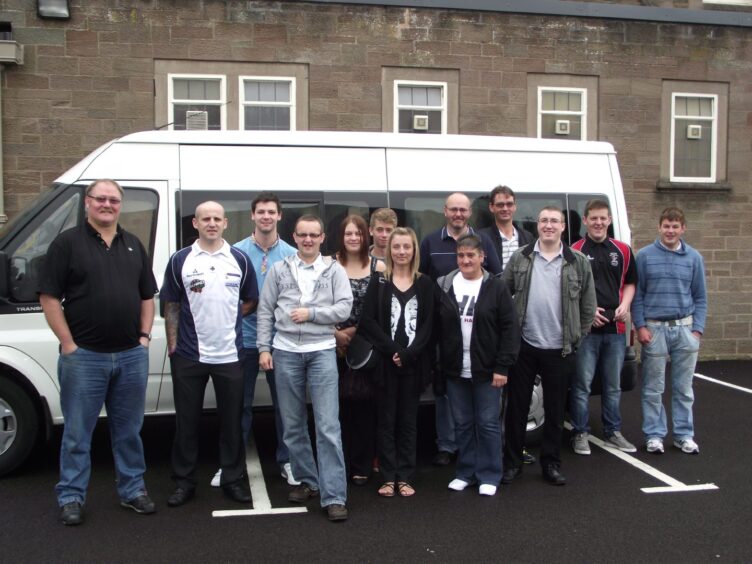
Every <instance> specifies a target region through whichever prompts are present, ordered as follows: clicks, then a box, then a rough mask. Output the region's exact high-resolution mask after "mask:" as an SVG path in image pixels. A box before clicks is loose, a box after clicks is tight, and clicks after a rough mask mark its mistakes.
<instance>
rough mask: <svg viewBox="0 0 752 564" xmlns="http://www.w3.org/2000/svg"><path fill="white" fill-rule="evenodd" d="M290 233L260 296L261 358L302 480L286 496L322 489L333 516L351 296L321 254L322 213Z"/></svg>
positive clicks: (340, 475)
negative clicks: (341, 365)
mask: <svg viewBox="0 0 752 564" xmlns="http://www.w3.org/2000/svg"><path fill="white" fill-rule="evenodd" d="M293 238H294V239H295V244H296V245H297V247H298V252H297V254H295V255H292V256H289V257H287V258H286V259H284V260H282V261H280V262H278V263H275V264H274V265H273V266H272V268H271V270H270V271H269V273H268V274H267V276H266V282H265V283H264V288H263V291H262V293H261V298H260V300H259V306H258V310H257V312H256V315H257V341H256V344H257V346H258V350H259V366H260V367H261V369H262V370H274V371H275V374H276V386H277V399H278V401H279V410H280V414H281V415H282V422H283V428H284V441H285V446H287V449H288V451H289V452H290V464H291V465H292V472H293V475H294V476H295V477H296V479H298V480H299V481H300V482H301V484H300V485H298V486H295V487H294V488H293V489H292V490H291V491H290V494H289V496H288V499H289V501H291V502H294V503H305V502H306V501H307V500H308V499H309V498H312V497H316V496H318V495H321V506H322V507H323V508H325V509H326V511H327V514H328V517H329V520H330V521H344V520H345V519H347V508H346V507H345V503H346V501H347V480H346V475H345V460H344V456H343V455H342V438H341V434H340V426H339V392H338V378H339V376H338V372H337V358H336V355H335V340H334V327H335V325H336V324H337V323H341V322H342V321H345V320H346V319H347V318H348V317H349V316H350V310H351V309H352V302H353V296H352V291H351V289H350V281H349V280H348V278H347V273H346V272H345V270H344V268H342V266H341V265H339V264H338V263H337V262H335V261H334V260H332V259H331V258H330V257H323V256H322V255H321V252H320V249H321V243H322V242H323V241H324V225H323V223H322V222H321V220H320V219H319V218H318V217H315V216H312V215H304V216H301V217H300V218H299V219H298V221H297V223H296V224H295V232H294V233H293ZM272 349H273V350H274V352H273V353H272V352H271V351H272ZM306 387H307V388H308V391H309V393H310V397H311V404H312V405H313V415H314V421H315V425H316V452H317V455H318V468H317V466H316V462H315V461H314V458H313V449H312V445H311V439H310V435H309V433H308V412H307V409H306ZM319 491H320V493H319Z"/></svg>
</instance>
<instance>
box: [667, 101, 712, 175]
mask: <svg viewBox="0 0 752 564" xmlns="http://www.w3.org/2000/svg"><path fill="white" fill-rule="evenodd" d="M717 138H718V96H717V95H715V94H687V93H681V92H674V93H673V94H672V95H671V156H670V163H671V177H670V178H671V180H672V181H677V182H698V181H699V182H715V180H716V143H717Z"/></svg>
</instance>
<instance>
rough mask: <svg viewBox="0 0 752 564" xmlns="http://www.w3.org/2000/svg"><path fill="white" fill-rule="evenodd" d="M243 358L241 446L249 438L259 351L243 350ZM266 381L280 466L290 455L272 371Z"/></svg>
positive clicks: (268, 373) (267, 375)
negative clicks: (283, 431) (271, 406)
mask: <svg viewBox="0 0 752 564" xmlns="http://www.w3.org/2000/svg"><path fill="white" fill-rule="evenodd" d="M243 350H244V353H245V357H244V359H243V418H242V421H241V424H242V429H243V444H245V445H247V444H248V439H250V438H251V428H252V422H253V397H254V395H255V393H256V379H257V378H258V373H259V351H258V349H243ZM266 381H267V383H268V384H269V392H270V393H271V396H272V405H273V406H274V427H275V429H276V432H277V455H276V458H277V464H279V465H280V466H281V465H283V464H285V463H287V462H289V461H290V455H289V454H287V447H286V446H285V442H284V440H283V435H282V416H281V415H280V413H279V403H278V401H277V387H276V385H275V384H274V370H269V371H268V372H266Z"/></svg>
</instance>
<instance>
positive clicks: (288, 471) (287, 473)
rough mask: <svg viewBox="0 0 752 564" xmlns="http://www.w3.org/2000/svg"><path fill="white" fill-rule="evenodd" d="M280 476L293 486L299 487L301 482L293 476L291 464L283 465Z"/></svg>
mask: <svg viewBox="0 0 752 564" xmlns="http://www.w3.org/2000/svg"><path fill="white" fill-rule="evenodd" d="M280 476H282V477H283V478H284V479H285V480H287V483H288V484H290V485H291V486H299V485H300V482H299V481H298V480H296V479H295V476H293V475H292V465H291V464H290V463H289V462H285V463H284V464H283V465H282V468H281V471H280Z"/></svg>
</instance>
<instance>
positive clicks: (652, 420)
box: [642, 323, 700, 440]
mask: <svg viewBox="0 0 752 564" xmlns="http://www.w3.org/2000/svg"><path fill="white" fill-rule="evenodd" d="M647 328H648V329H649V330H650V332H651V333H652V334H653V340H652V341H651V342H650V343H649V344H648V345H647V346H643V347H642V432H643V433H644V434H645V437H646V438H647V439H652V438H659V439H662V438H664V437H665V436H666V434H667V433H668V429H667V425H666V410H665V409H664V407H663V391H664V389H665V386H666V361H667V360H668V359H669V358H670V359H671V419H672V422H673V433H674V438H675V439H679V440H681V439H691V438H693V437H694V435H695V429H694V422H693V419H692V404H693V403H694V399H695V396H694V393H693V391H692V379H693V377H694V373H695V365H696V364H697V353H698V351H699V350H700V341H699V340H698V339H697V338H696V337H695V336H694V335H692V329H691V327H688V326H682V325H680V326H677V327H668V326H665V325H659V324H655V323H648V324H647Z"/></svg>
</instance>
